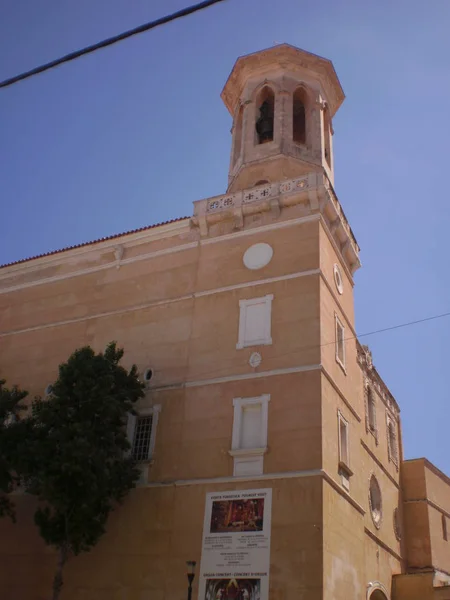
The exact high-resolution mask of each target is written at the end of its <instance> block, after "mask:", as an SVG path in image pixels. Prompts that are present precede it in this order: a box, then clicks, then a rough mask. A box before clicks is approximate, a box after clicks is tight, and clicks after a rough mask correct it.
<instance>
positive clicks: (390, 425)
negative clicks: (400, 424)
mask: <svg viewBox="0 0 450 600" xmlns="http://www.w3.org/2000/svg"><path fill="white" fill-rule="evenodd" d="M386 425H387V442H388V458H389V460H390V461H392V462H393V463H394V465H395V466H396V467H398V444H397V430H396V426H395V422H394V420H393V419H392V418H391V417H390V416H389V415H387V417H386Z"/></svg>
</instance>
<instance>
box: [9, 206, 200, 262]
mask: <svg viewBox="0 0 450 600" xmlns="http://www.w3.org/2000/svg"><path fill="white" fill-rule="evenodd" d="M189 218H190V217H179V218H178V219H170V220H169V221H162V222H161V223H155V224H154V225H146V226H145V227H139V228H138V229H131V230H130V231H124V232H123V233H116V234H114V235H108V236H106V237H102V238H98V239H96V240H92V241H91V242H83V243H82V244H75V245H74V246H67V247H65V248H60V249H59V250H51V251H50V252H44V254H37V255H36V256H29V257H28V258H21V259H20V260H15V261H13V262H9V263H5V264H3V265H0V269H3V268H5V267H11V266H12V265H19V264H21V263H24V262H28V261H30V260H35V259H36V258H43V257H44V256H52V255H53V254H60V253H62V252H66V251H67V250H74V249H75V248H83V246H91V245H92V244H98V243H99V242H106V241H107V240H114V239H115V238H121V237H123V236H125V235H129V234H131V233H139V232H140V231H147V230H148V229H153V228H154V227H160V226H161V225H169V224H170V223H177V222H178V221H184V220H185V219H189Z"/></svg>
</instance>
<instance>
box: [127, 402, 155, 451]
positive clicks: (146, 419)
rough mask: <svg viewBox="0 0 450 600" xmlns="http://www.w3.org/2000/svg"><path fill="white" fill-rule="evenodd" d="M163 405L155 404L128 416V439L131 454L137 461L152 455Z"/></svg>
mask: <svg viewBox="0 0 450 600" xmlns="http://www.w3.org/2000/svg"><path fill="white" fill-rule="evenodd" d="M160 410H161V407H160V406H159V405H158V406H153V407H152V408H147V409H143V410H141V411H139V414H137V415H129V416H128V439H129V441H130V444H131V456H132V457H133V458H134V460H135V461H136V462H146V461H149V460H150V459H151V457H152V454H153V450H154V447H155V436H156V425H157V423H158V415H159V412H160Z"/></svg>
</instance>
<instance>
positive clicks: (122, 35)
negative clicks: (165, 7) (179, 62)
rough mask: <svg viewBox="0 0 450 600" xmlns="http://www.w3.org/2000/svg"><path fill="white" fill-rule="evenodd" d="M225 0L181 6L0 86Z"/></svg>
mask: <svg viewBox="0 0 450 600" xmlns="http://www.w3.org/2000/svg"><path fill="white" fill-rule="evenodd" d="M224 1H225V0H206V1H205V2H200V3H198V4H194V5H192V6H188V7H187V8H183V9H182V10H179V11H177V12H174V13H172V14H171V15H167V16H165V17H161V18H159V19H156V21H150V22H149V23H145V24H144V25H140V26H139V27H135V28H134V29H129V30H128V31H125V32H123V33H119V34H118V35H115V36H113V37H110V38H107V39H106V40H103V41H101V42H97V43H96V44H92V45H91V46H87V47H86V48H82V49H81V50H76V51H75V52H70V53H69V54H66V55H65V56H62V57H61V58H57V59H55V60H52V61H50V62H48V63H46V64H44V65H41V66H40V67H36V68H34V69H31V71H25V73H21V74H20V75H15V76H14V77H10V78H9V79H5V80H4V81H1V82H0V88H4V87H8V86H10V85H12V84H13V83H17V82H18V81H22V80H24V79H28V78H29V77H33V75H38V74H39V73H43V72H44V71H48V70H49V69H53V68H54V67H57V66H58V65H61V64H63V63H66V62H70V61H71V60H75V59H76V58H80V56H84V55H85V54H90V53H91V52H95V51H96V50H100V49H101V48H106V47H107V46H112V45H113V44H116V43H117V42H121V41H122V40H125V39H127V38H129V37H132V36H133V35H137V34H138V33H143V32H144V31H148V30H149V29H154V28H155V27H159V25H165V24H166V23H170V22H171V21H175V20H176V19H180V18H181V17H187V16H188V15H191V14H193V13H195V12H197V11H199V10H203V9H204V8H208V7H209V6H212V5H213V4H218V3H219V2H224Z"/></svg>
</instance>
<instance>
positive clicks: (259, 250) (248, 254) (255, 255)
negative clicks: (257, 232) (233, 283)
mask: <svg viewBox="0 0 450 600" xmlns="http://www.w3.org/2000/svg"><path fill="white" fill-rule="evenodd" d="M272 256H273V249H272V246H269V244H265V243H260V244H253V246H250V248H247V250H246V251H245V253H244V257H243V261H244V265H245V266H246V267H247V269H251V270H252V271H257V270H258V269H262V268H263V267H265V266H266V265H268V264H269V263H270V261H271V260H272Z"/></svg>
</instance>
